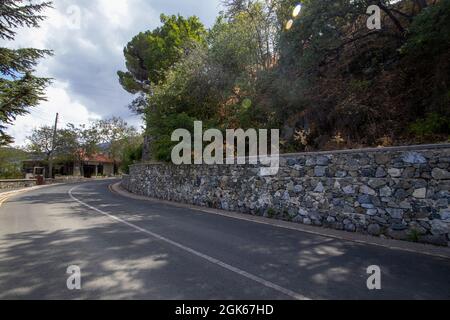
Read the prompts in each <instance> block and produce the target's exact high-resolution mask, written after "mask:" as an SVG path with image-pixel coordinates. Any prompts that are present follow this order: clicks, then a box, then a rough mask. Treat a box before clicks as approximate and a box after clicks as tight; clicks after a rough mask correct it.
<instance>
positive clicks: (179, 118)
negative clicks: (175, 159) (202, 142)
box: [147, 113, 197, 161]
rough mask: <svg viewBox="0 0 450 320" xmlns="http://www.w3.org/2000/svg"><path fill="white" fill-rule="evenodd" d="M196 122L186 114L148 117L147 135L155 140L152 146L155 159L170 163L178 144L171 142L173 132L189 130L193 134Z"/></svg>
mask: <svg viewBox="0 0 450 320" xmlns="http://www.w3.org/2000/svg"><path fill="white" fill-rule="evenodd" d="M196 120H197V119H195V118H192V117H190V116H188V115H187V114H186V113H169V114H152V115H151V116H150V117H148V118H147V128H148V129H147V130H148V132H147V133H148V134H150V135H151V136H152V137H153V139H154V142H153V144H152V146H151V147H152V153H153V154H154V158H155V159H156V160H160V161H170V159H171V153H172V148H173V147H174V146H175V145H177V143H178V142H172V141H171V138H172V133H173V131H175V130H176V129H187V130H189V131H190V132H191V133H193V131H194V128H193V127H194V121H196Z"/></svg>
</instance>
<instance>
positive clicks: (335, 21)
mask: <svg viewBox="0 0 450 320" xmlns="http://www.w3.org/2000/svg"><path fill="white" fill-rule="evenodd" d="M223 3H224V7H225V11H224V12H222V13H221V14H220V16H219V17H218V18H217V20H216V23H215V24H214V25H213V26H212V27H211V29H210V30H208V32H207V33H206V34H205V33H204V32H203V31H202V33H201V34H202V37H201V39H204V41H203V40H201V41H197V42H195V43H194V45H192V42H191V45H190V46H189V50H186V49H184V50H181V51H180V50H179V49H180V46H178V45H175V46H174V50H175V51H177V50H178V52H179V54H177V55H174V56H175V57H176V59H168V60H166V59H163V60H162V61H161V60H158V59H154V58H152V59H150V60H149V61H152V63H150V64H149V65H152V66H158V67H153V69H152V68H150V67H148V68H147V67H146V68H145V69H144V68H142V70H145V72H142V73H139V72H138V71H136V72H135V74H136V76H133V77H131V76H130V78H132V79H133V82H131V84H130V86H129V87H128V89H129V91H130V92H132V93H137V92H141V93H143V95H142V96H140V98H139V101H138V102H136V105H140V106H141V107H142V108H143V109H141V111H143V113H144V116H145V120H146V123H147V134H148V135H149V136H150V137H151V139H150V140H151V142H152V144H151V149H152V150H153V155H154V158H156V159H158V160H169V158H170V150H171V147H172V146H173V143H172V142H171V141H170V137H171V133H172V132H173V130H174V129H178V128H185V129H188V130H192V127H193V121H195V120H201V121H203V123H204V126H205V127H207V128H209V127H215V128H219V129H222V130H224V129H226V128H279V129H281V133H282V144H283V145H282V150H283V151H286V152H298V151H303V150H323V149H335V148H343V147H346V148H354V147H360V146H379V145H383V146H388V145H393V144H404V143H417V142H419V143H420V142H436V141H445V140H447V139H448V136H449V134H450V108H448V106H449V105H450V103H449V101H450V100H449V97H450V94H449V92H450V86H449V83H450V78H449V77H450V58H449V52H450V42H449V39H448V37H449V36H448V35H449V34H450V32H449V26H450V25H449V23H450V19H448V17H449V15H450V0H438V1H427V0H402V1H391V0H376V1H375V0H354V1H348V0H303V1H301V11H300V12H299V14H298V15H296V16H295V17H293V9H294V8H295V7H296V6H297V5H298V4H299V1H298V0H224V1H223ZM372 5H377V6H378V8H379V10H380V13H381V21H380V27H381V28H379V29H373V28H369V27H368V24H367V23H368V19H369V17H370V13H368V8H369V7H370V6H372ZM290 20H291V21H290ZM288 21H290V22H289V24H288V25H287V22H288ZM286 26H288V27H286ZM157 30H159V29H157ZM145 34H146V33H142V34H140V35H138V36H137V37H136V38H134V39H133V41H132V42H131V43H138V42H139V43H140V42H141V41H142V39H144V38H145V37H144V35H145ZM147 34H148V33H147ZM150 34H152V33H150ZM139 39H141V40H139ZM155 42H157V41H156V40H155ZM143 43H148V42H143ZM164 43H165V44H167V43H169V44H170V42H164ZM205 43H206V45H205ZM170 45H173V43H171V44H170ZM129 46H130V44H129ZM162 47H164V46H162ZM130 48H132V47H131V46H130V47H127V49H130ZM146 48H147V49H146V50H149V48H158V49H156V50H157V52H162V50H161V49H160V48H161V46H156V45H154V44H152V45H150V46H149V47H146ZM164 48H166V47H164ZM183 48H186V47H183ZM165 50H166V49H165ZM141 51H145V50H141ZM150 51H151V50H150ZM127 52H130V51H127V50H126V51H125V53H126V54H127ZM181 52H182V54H181ZM168 56H171V55H168ZM152 57H154V56H152ZM126 59H127V61H129V57H127V55H126ZM137 61H138V60H136V61H135V62H136V63H137ZM140 61H141V62H143V61H144V59H141V60H140ZM155 61H158V63H155ZM137 65H139V66H146V65H145V64H144V63H140V64H137ZM149 65H147V66H149ZM160 66H161V67H160ZM129 69H130V68H129ZM156 69H157V70H158V71H157V72H155V70H156ZM149 70H153V72H152V71H150V72H149ZM139 75H142V77H141V78H139V79H140V81H134V79H137V78H138V76H139ZM122 82H123V81H122ZM144 84H145V85H144ZM136 101H137V100H136Z"/></svg>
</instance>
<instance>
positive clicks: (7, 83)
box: [0, 0, 52, 146]
mask: <svg viewBox="0 0 450 320" xmlns="http://www.w3.org/2000/svg"><path fill="white" fill-rule="evenodd" d="M50 7H51V2H42V3H40V4H32V3H31V2H29V1H24V0H1V1H0V39H2V40H7V41H13V40H14V38H15V36H16V32H15V30H16V29H17V28H20V27H28V28H38V27H39V23H40V22H41V21H43V20H44V19H45V17H44V16H43V15H42V14H41V13H42V12H43V10H45V9H46V8H50ZM51 54H52V52H51V51H50V50H40V49H34V48H24V49H16V50H13V49H8V48H5V47H0V146H1V145H7V144H9V143H12V142H13V139H12V137H10V136H8V135H7V134H6V132H5V129H6V127H5V125H8V124H12V123H13V121H14V120H15V119H16V118H17V116H20V115H23V114H26V113H28V109H29V108H30V107H34V106H37V105H38V104H39V103H40V102H41V101H45V100H46V99H45V96H44V90H45V88H46V86H47V85H48V84H49V82H50V79H48V78H39V77H36V76H34V75H33V72H34V67H35V66H36V64H37V61H38V60H39V59H41V58H43V57H45V56H48V55H51Z"/></svg>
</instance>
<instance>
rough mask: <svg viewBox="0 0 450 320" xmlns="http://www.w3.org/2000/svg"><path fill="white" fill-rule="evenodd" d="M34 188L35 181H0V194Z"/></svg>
mask: <svg viewBox="0 0 450 320" xmlns="http://www.w3.org/2000/svg"><path fill="white" fill-rule="evenodd" d="M34 186H36V180H20V179H19V180H0V192H3V191H5V192H6V191H9V190H16V189H22V188H28V187H34Z"/></svg>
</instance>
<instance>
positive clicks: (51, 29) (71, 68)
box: [0, 0, 221, 146]
mask: <svg viewBox="0 0 450 320" xmlns="http://www.w3.org/2000/svg"><path fill="white" fill-rule="evenodd" d="M34 2H40V1H34ZM53 7H54V8H53V9H48V10H46V12H45V13H44V14H45V15H46V16H47V19H46V20H45V21H44V22H42V23H41V27H40V28H38V29H27V28H23V29H18V30H17V37H16V39H15V41H13V42H12V41H3V42H2V43H0V46H2V47H8V48H23V47H33V48H40V49H51V50H53V51H54V56H52V57H48V58H45V59H43V60H41V62H40V63H39V65H38V67H37V68H36V74H37V75H39V76H44V77H49V78H53V83H52V85H51V86H49V87H48V89H47V91H46V95H47V98H48V101H46V102H42V103H41V105H40V106H38V107H35V108H32V109H30V111H31V113H30V114H29V115H26V116H22V117H19V118H18V119H17V120H16V122H15V123H14V125H12V126H10V127H9V128H8V133H9V134H10V135H12V136H13V137H14V138H15V145H16V146H24V145H25V144H26V137H27V136H29V135H30V134H31V132H32V130H33V129H34V128H37V127H39V126H41V125H53V123H54V121H55V120H54V119H55V115H56V113H59V119H60V122H59V125H60V126H65V125H67V124H68V123H73V124H76V125H78V124H84V123H87V122H89V121H92V120H97V119H105V118H109V117H112V116H119V117H122V118H124V119H125V120H127V121H128V123H129V124H131V125H134V126H136V127H137V128H141V127H142V126H143V122H142V120H141V119H140V117H139V116H136V115H133V114H132V113H131V112H130V111H129V110H128V108H127V105H128V103H129V102H131V101H132V100H133V96H132V95H131V94H129V93H127V92H126V91H124V90H123V89H122V87H121V86H120V84H119V82H118V78H117V71H118V70H125V62H124V58H123V48H124V47H125V46H126V44H127V43H128V42H129V41H130V40H131V38H132V37H133V36H134V35H136V34H137V33H139V32H141V31H146V30H152V29H154V28H156V27H158V26H159V25H160V19H159V16H160V14H161V13H165V14H177V13H179V14H181V15H183V16H191V15H196V16H198V17H199V18H200V20H201V21H202V22H203V23H204V24H205V25H206V27H211V26H212V24H213V23H214V21H215V17H216V16H217V15H218V13H219V11H220V10H221V7H220V0H182V1H180V0H113V1H112V0H53Z"/></svg>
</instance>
